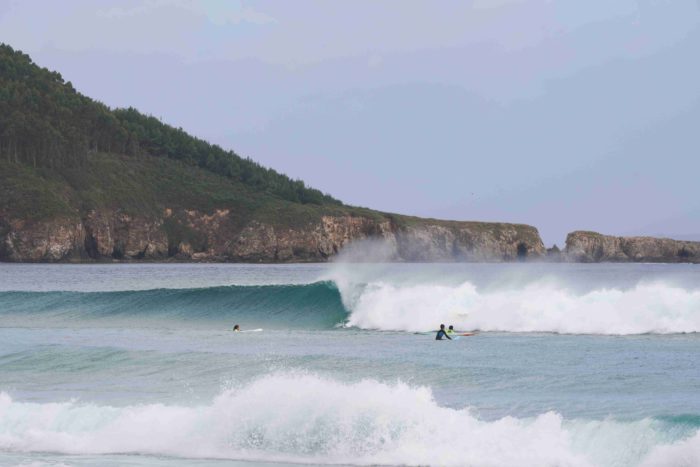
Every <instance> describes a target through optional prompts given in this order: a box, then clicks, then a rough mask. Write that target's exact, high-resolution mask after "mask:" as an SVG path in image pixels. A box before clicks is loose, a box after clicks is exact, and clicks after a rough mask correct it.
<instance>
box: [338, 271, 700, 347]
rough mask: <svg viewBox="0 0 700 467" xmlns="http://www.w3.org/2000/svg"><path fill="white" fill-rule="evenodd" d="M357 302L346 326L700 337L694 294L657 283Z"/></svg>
mask: <svg viewBox="0 0 700 467" xmlns="http://www.w3.org/2000/svg"><path fill="white" fill-rule="evenodd" d="M355 297H356V298H355V299H354V300H353V302H352V303H351V304H350V305H349V306H351V309H352V314H351V315H350V317H349V319H348V325H351V326H357V327H361V328H368V329H382V330H401V331H424V330H426V329H435V328H436V326H437V324H440V323H445V324H453V325H454V326H455V327H456V328H459V329H479V330H482V331H507V332H553V333H569V334H613V335H626V334H647V333H659V334H670V333H692V332H698V331H700V290H690V291H689V290H686V289H683V288H679V287H671V286H668V285H665V284H660V283H657V284H646V285H637V286H636V287H633V288H631V289H627V290H622V289H599V290H593V291H590V292H586V293H583V294H577V293H574V292H572V291H570V290H567V289H566V288H562V287H560V286H555V285H551V284H530V285H528V286H525V287H523V288H518V289H511V290H497V291H488V292H485V291H480V290H478V289H477V288H476V287H475V286H474V285H473V284H471V283H469V282H465V283H463V284H461V285H458V286H442V285H412V286H408V287H402V286H396V285H392V284H382V283H375V284H370V285H368V286H366V287H365V288H364V289H363V290H362V292H361V293H360V294H355Z"/></svg>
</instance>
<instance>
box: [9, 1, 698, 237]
mask: <svg viewBox="0 0 700 467" xmlns="http://www.w3.org/2000/svg"><path fill="white" fill-rule="evenodd" d="M0 42H4V43H7V44H9V45H11V46H12V47H14V48H16V49H20V50H22V51H24V52H25V53H28V54H30V55H31V56H32V58H33V59H34V61H35V62H36V63H38V64H39V65H41V66H44V67H47V68H49V69H53V70H56V71H58V72H60V73H61V74H62V75H63V77H64V78H65V79H66V80H68V81H71V82H72V83H73V85H74V86H75V87H76V88H77V89H78V90H79V91H81V92H82V93H84V94H86V95H88V96H90V97H92V98H95V99H97V100H100V101H102V102H104V103H106V104H108V105H110V106H113V107H125V106H133V107H136V108H138V109H139V110H141V111H142V112H144V113H147V114H151V115H154V116H156V117H159V118H161V119H162V121H164V122H166V123H169V124H172V125H174V126H177V127H182V128H183V129H185V130H187V131H188V132H189V133H191V134H194V135H196V136H198V137H201V138H204V139H206V140H208V141H210V142H212V143H217V144H219V145H221V146H222V147H225V148H227V149H232V150H234V151H235V152H236V153H238V154H240V155H242V156H245V157H250V158H252V159H253V160H255V161H258V162H260V163H262V164H263V165H266V166H269V167H272V168H274V169H276V170H278V171H280V172H283V173H286V174H287V175H289V176H291V177H293V178H300V179H303V180H304V181H305V182H306V183H307V184H308V185H310V186H313V187H315V188H318V189H320V190H322V191H324V192H327V193H329V194H331V195H333V196H335V197H336V198H338V199H341V200H342V201H344V202H346V203H348V204H352V205H358V206H365V207H370V208H374V209H379V210H383V211H389V212H397V213H402V214H411V215H417V216H423V217H433V218H441V219H455V220H483V221H504V222H518V223H527V224H531V225H534V226H536V227H537V228H538V229H539V231H540V233H541V235H542V237H543V240H544V242H545V245H547V246H551V245H552V244H555V243H556V244H558V245H559V246H562V245H563V243H564V240H565V238H566V234H567V233H568V232H570V231H573V230H580V229H584V230H595V231H599V232H602V233H606V234H612V235H661V236H670V237H672V238H681V239H694V240H700V183H698V178H699V177H698V176H699V175H700V85H699V84H698V83H700V0H638V1H632V0H615V1H610V0H587V1H575V0H561V1H537V0H529V1H519V0H471V1H469V0H461V1H434V0H431V1H413V0H392V1H384V0H375V1H349V0H346V1H308V0H295V1H293V2H290V1H282V0H279V1H270V2H268V1H260V2H252V1H251V2H245V1H234V0H231V1H224V0H220V1H219V0H202V1H189V0H144V1H113V0H100V1H94V0H66V1H61V2H55V1H53V0H45V1H38V0H19V1H14V0H0Z"/></svg>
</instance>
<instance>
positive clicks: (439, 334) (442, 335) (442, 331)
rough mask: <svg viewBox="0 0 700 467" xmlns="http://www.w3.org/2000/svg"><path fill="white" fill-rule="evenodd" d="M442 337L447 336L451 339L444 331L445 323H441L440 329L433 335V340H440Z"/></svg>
mask: <svg viewBox="0 0 700 467" xmlns="http://www.w3.org/2000/svg"><path fill="white" fill-rule="evenodd" d="M443 337H447V338H448V339H449V340H452V338H451V337H450V336H449V335H448V334H447V333H446V332H445V325H444V324H441V325H440V330H439V331H438V332H437V334H436V335H435V340H436V341H441V340H442V338H443Z"/></svg>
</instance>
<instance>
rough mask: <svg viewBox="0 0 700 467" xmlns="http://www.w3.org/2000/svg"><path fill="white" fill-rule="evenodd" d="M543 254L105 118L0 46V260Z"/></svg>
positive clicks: (513, 229)
mask: <svg viewBox="0 0 700 467" xmlns="http://www.w3.org/2000/svg"><path fill="white" fill-rule="evenodd" d="M369 237H372V238H376V237H380V238H383V239H384V240H386V241H387V242H388V245H389V246H390V251H389V254H388V256H387V259H393V260H412V261H435V260H438V261H454V260H464V261H476V260H480V261H504V260H511V259H518V258H520V259H522V258H524V257H532V256H538V255H542V254H543V252H544V249H543V246H542V241H541V240H540V237H539V235H538V233H537V230H536V229H535V228H534V227H530V226H526V225H515V224H501V223H481V222H451V221H437V220H430V219H418V218H413V217H406V216H400V215H393V214H386V213H381V212H377V211H372V210H369V209H364V208H357V207H352V206H346V205H344V204H343V203H341V202H340V201H338V200H336V199H333V198H332V197H330V196H328V195H325V194H323V193H321V192H320V191H318V190H315V189H313V188H309V187H306V186H305V185H304V183H303V182H302V181H299V180H292V179H290V178H289V177H287V176H285V175H282V174H280V173H278V172H275V171H274V170H272V169H268V168H265V167H262V166H261V165H259V164H257V163H255V162H253V161H252V160H250V159H246V158H241V157H240V156H238V155H237V154H235V153H234V152H232V151H227V150H224V149H222V148H220V147H218V146H216V145H212V144H209V143H207V142H205V141H202V140H200V139H197V138H195V137H192V136H190V135H188V134H187V133H185V132H184V131H183V130H182V129H179V128H173V127H171V126H168V125H166V124H164V123H162V122H160V121H159V120H158V119H156V118H153V117H149V116H146V115H143V114H142V113H140V112H138V111H137V110H135V109H133V108H128V109H110V108H109V107H107V106H106V105H104V104H102V103H100V102H97V101H95V100H93V99H90V98H89V97H86V96H83V95H81V94H80V93H78V92H77V91H76V90H75V89H74V88H73V86H72V84H71V83H70V82H65V81H64V80H63V78H62V77H61V75H60V74H58V73H56V72H53V71H49V70H47V69H45V68H40V67H39V66H37V65H35V64H34V63H33V62H32V60H31V59H30V58H29V57H28V56H27V55H25V54H23V53H21V52H18V51H15V50H13V49H12V48H11V47H9V46H7V45H0V261H17V262H23V261H134V260H155V261H164V260H177V261H248V262H250V261H255V262H258V261H263V262H292V261H325V260H327V259H328V258H330V257H332V256H333V255H335V254H336V253H338V251H340V249H342V248H343V247H344V246H345V245H347V244H348V243H350V242H353V241H355V240H358V239H364V238H369Z"/></svg>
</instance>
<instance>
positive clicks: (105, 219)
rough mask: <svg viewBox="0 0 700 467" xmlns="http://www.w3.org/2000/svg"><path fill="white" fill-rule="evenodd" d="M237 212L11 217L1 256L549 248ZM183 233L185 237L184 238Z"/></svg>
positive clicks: (503, 252)
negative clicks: (241, 222)
mask: <svg viewBox="0 0 700 467" xmlns="http://www.w3.org/2000/svg"><path fill="white" fill-rule="evenodd" d="M236 224H237V221H236V219H235V213H233V212H232V211H230V210H228V209H219V210H215V211H214V212H211V213H204V212H200V211H197V210H188V209H182V210H178V211H177V212H176V211H173V210H172V209H165V210H164V211H163V213H162V215H161V216H157V217H151V218H146V217H142V216H131V215H128V214H125V213H123V212H119V211H102V212H97V211H91V212H88V213H87V214H86V215H85V216H84V217H83V218H82V219H71V218H56V219H50V220H41V221H25V220H21V219H16V220H12V221H10V222H9V223H6V224H5V225H3V226H2V227H0V228H1V229H2V232H3V233H2V235H1V236H0V259H2V260H4V261H15V262H56V261H114V260H122V261H133V260H151V261H163V260H168V259H171V260H176V261H235V262H304V261H326V260H328V259H329V258H331V257H332V256H334V255H336V254H337V253H338V252H339V251H340V250H341V249H342V248H343V247H344V246H346V245H348V244H349V243H351V242H354V241H357V240H363V239H381V240H383V241H384V242H385V244H386V245H388V246H389V247H390V250H391V251H390V252H389V255H388V259H389V260H394V261H514V260H519V259H520V260H523V259H527V258H539V257H541V256H542V255H543V254H544V247H543V245H542V242H541V240H540V238H539V235H538V233H537V230H536V229H535V228H533V227H530V226H526V225H515V224H498V223H476V222H441V221H433V222H431V221H415V220H414V221H413V223H412V224H411V225H400V224H398V223H397V222H396V218H389V217H386V218H379V219H377V218H371V217H362V216H352V215H344V216H322V217H321V218H320V219H319V220H318V221H310V222H308V223H307V224H306V225H299V226H293V225H279V224H278V225H275V224H268V223H264V222H260V221H258V220H251V221H250V222H249V223H248V224H246V225H245V226H244V227H243V228H238V227H237V226H236ZM178 231H179V232H187V235H183V234H182V233H180V234H178Z"/></svg>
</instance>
